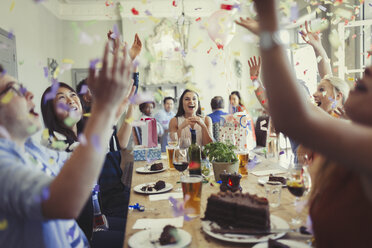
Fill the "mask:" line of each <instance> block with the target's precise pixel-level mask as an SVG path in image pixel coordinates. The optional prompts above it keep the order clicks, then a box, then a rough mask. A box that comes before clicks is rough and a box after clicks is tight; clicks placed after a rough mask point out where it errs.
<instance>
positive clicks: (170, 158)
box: [166, 146, 174, 169]
mask: <svg viewBox="0 0 372 248" xmlns="http://www.w3.org/2000/svg"><path fill="white" fill-rule="evenodd" d="M166 148H167V158H168V167H169V169H174V165H173V154H174V147H173V146H167V147H166Z"/></svg>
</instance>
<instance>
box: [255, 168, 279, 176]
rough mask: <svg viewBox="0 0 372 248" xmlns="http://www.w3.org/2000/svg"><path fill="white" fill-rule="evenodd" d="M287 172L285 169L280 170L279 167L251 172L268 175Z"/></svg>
mask: <svg viewBox="0 0 372 248" xmlns="http://www.w3.org/2000/svg"><path fill="white" fill-rule="evenodd" d="M282 173H286V171H285V170H278V169H271V170H260V171H252V172H251V174H253V175H255V176H258V177H260V176H268V175H270V174H282Z"/></svg>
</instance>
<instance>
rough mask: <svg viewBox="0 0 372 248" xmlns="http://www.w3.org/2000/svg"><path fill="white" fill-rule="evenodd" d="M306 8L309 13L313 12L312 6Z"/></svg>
mask: <svg viewBox="0 0 372 248" xmlns="http://www.w3.org/2000/svg"><path fill="white" fill-rule="evenodd" d="M306 10H307V13H308V14H311V7H310V6H307V7H306Z"/></svg>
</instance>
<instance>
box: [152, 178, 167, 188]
mask: <svg viewBox="0 0 372 248" xmlns="http://www.w3.org/2000/svg"><path fill="white" fill-rule="evenodd" d="M164 188H165V182H164V181H162V180H159V181H157V182H156V183H155V186H154V189H156V190H161V189H164Z"/></svg>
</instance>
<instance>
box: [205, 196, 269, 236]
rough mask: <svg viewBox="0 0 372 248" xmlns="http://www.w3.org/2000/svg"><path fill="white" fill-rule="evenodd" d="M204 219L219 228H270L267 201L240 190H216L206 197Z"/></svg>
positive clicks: (264, 229)
mask: <svg viewBox="0 0 372 248" xmlns="http://www.w3.org/2000/svg"><path fill="white" fill-rule="evenodd" d="M204 219H205V220H210V221H212V222H215V223H217V224H218V225H219V226H220V227H221V228H229V229H230V228H234V229H235V228H237V229H242V230H263V231H266V230H270V212H269V203H268V201H267V199H266V198H263V197H258V196H257V195H251V194H249V193H241V192H239V191H238V192H235V193H232V192H229V191H227V192H218V193H217V194H212V195H211V196H210V197H209V198H208V202H207V209H206V211H205V217H204Z"/></svg>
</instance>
